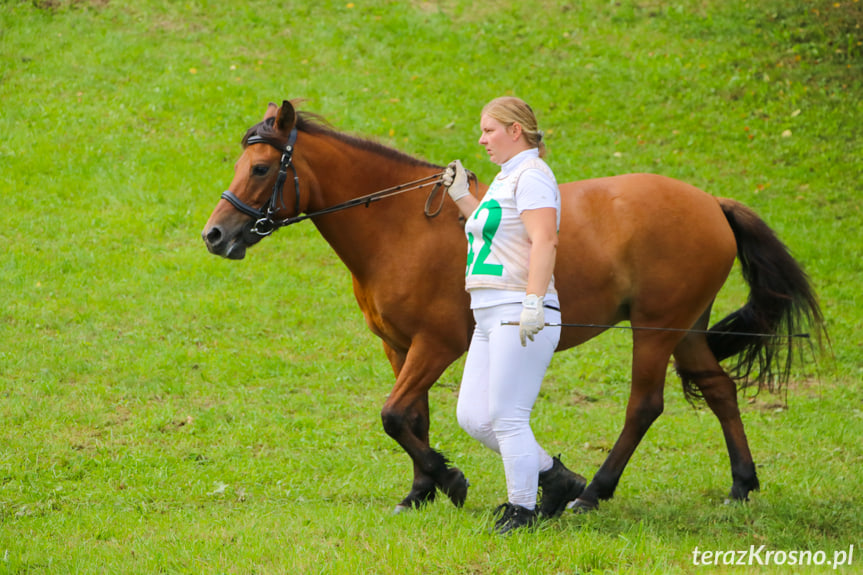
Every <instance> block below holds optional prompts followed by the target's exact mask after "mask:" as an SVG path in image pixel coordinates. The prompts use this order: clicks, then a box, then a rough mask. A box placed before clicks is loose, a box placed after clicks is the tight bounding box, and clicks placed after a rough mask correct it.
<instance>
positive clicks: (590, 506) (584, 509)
mask: <svg viewBox="0 0 863 575" xmlns="http://www.w3.org/2000/svg"><path fill="white" fill-rule="evenodd" d="M597 507H599V504H598V503H593V502H591V501H587V500H585V499H581V498H579V499H576V500H575V501H570V502H569V503H567V504H566V508H567V509H572V512H573V513H576V514H579V515H580V514H582V513H590V512H591V511H593V510H595V509H596V508H597Z"/></svg>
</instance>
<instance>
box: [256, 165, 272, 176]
mask: <svg viewBox="0 0 863 575" xmlns="http://www.w3.org/2000/svg"><path fill="white" fill-rule="evenodd" d="M269 171H270V166H268V165H267V164H258V165H256V166H255V167H253V168H252V175H254V176H266V175H267V172H269Z"/></svg>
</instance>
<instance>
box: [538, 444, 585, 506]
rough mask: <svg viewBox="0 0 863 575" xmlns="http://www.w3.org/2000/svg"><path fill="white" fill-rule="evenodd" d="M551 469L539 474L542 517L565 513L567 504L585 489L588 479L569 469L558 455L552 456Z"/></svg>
mask: <svg viewBox="0 0 863 575" xmlns="http://www.w3.org/2000/svg"><path fill="white" fill-rule="evenodd" d="M552 460H553V461H554V463H553V464H552V466H551V469H549V470H548V471H543V472H541V473H540V474H539V488H540V490H541V492H542V493H541V495H540V499H539V505H538V506H537V511H539V515H540V516H541V517H556V516H557V515H560V514H561V513H563V510H564V509H565V508H566V504H567V503H569V502H570V501H574V500H575V499H576V498H578V496H579V495H581V492H582V491H584V487H585V486H586V485H587V480H586V479H585V478H584V477H582V476H581V475H579V474H578V473H575V472H573V471H570V470H569V469H567V468H566V467H565V466H564V465H563V463H561V462H560V459H559V458H558V457H554V458H552Z"/></svg>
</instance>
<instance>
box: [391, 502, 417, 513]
mask: <svg viewBox="0 0 863 575" xmlns="http://www.w3.org/2000/svg"><path fill="white" fill-rule="evenodd" d="M413 510H414V508H413V507H411V506H410V505H404V504H402V503H399V504H398V505H396V506H395V509H393V515H401V514H402V513H408V512H409V511H413Z"/></svg>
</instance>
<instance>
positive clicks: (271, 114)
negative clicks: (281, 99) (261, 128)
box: [263, 102, 279, 122]
mask: <svg viewBox="0 0 863 575" xmlns="http://www.w3.org/2000/svg"><path fill="white" fill-rule="evenodd" d="M278 111H279V107H278V106H276V105H275V104H273V103H272V102H270V105H269V106H267V113H266V114H264V119H263V121H264V122H266V121H267V120H269V119H270V118H275V117H276V112H278Z"/></svg>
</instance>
